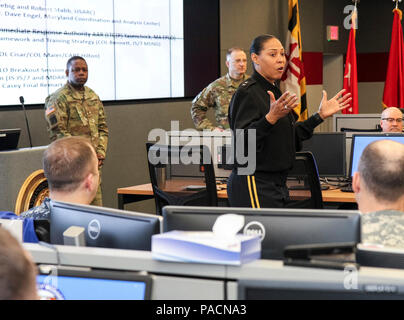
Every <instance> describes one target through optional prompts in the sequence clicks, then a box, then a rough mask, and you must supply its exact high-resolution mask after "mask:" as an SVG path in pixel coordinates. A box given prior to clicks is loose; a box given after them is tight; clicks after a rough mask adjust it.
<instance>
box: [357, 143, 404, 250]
mask: <svg viewBox="0 0 404 320" xmlns="http://www.w3.org/2000/svg"><path fill="white" fill-rule="evenodd" d="M352 188H353V190H354V192H355V196H356V202H357V203H358V208H359V211H360V212H361V213H362V242H363V243H372V244H379V245H384V246H389V247H401V248H404V144H401V143H399V142H395V141H392V140H379V141H375V142H373V143H371V144H369V145H368V146H367V147H366V148H365V150H364V151H363V153H362V156H361V158H360V161H359V165H358V172H355V173H354V176H353V180H352Z"/></svg>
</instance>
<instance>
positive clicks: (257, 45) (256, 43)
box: [250, 34, 276, 55]
mask: <svg viewBox="0 0 404 320" xmlns="http://www.w3.org/2000/svg"><path fill="white" fill-rule="evenodd" d="M271 39H276V37H275V36H272V35H270V34H262V35H260V36H258V37H256V38H255V39H254V40H253V42H252V43H251V47H250V54H253V53H255V54H257V55H258V54H260V52H261V50H262V47H263V46H264V43H265V42H267V41H268V40H271Z"/></svg>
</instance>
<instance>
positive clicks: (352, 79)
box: [342, 7, 359, 114]
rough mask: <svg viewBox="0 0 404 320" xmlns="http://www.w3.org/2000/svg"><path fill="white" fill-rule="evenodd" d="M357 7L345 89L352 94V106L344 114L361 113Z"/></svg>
mask: <svg viewBox="0 0 404 320" xmlns="http://www.w3.org/2000/svg"><path fill="white" fill-rule="evenodd" d="M356 17H357V11H356V7H355V9H354V12H353V13H352V25H351V31H350V32H349V42H348V50H347V53H346V60H345V71H344V87H343V88H344V89H345V94H347V93H351V97H352V100H351V102H350V106H349V107H348V108H345V109H344V110H342V113H344V114H357V113H358V112H359V107H358V74H357V71H356V46H355V29H356V25H355V23H356Z"/></svg>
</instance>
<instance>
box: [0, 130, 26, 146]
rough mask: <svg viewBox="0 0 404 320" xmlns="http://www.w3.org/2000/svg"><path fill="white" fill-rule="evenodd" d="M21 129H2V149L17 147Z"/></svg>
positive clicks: (0, 139) (0, 135)
mask: <svg viewBox="0 0 404 320" xmlns="http://www.w3.org/2000/svg"><path fill="white" fill-rule="evenodd" d="M20 133H21V129H19V128H17V129H0V151H3V150H14V149H17V146H18V140H19V139H20Z"/></svg>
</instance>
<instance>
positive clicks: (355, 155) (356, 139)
mask: <svg viewBox="0 0 404 320" xmlns="http://www.w3.org/2000/svg"><path fill="white" fill-rule="evenodd" d="M377 140H394V141H397V142H400V143H403V144H404V134H401V133H383V134H353V135H352V144H351V158H350V163H349V175H350V177H352V176H353V174H354V172H356V171H358V164H359V159H360V157H361V155H362V152H363V150H364V149H365V148H366V146H367V145H368V144H370V143H372V142H373V141H377Z"/></svg>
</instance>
